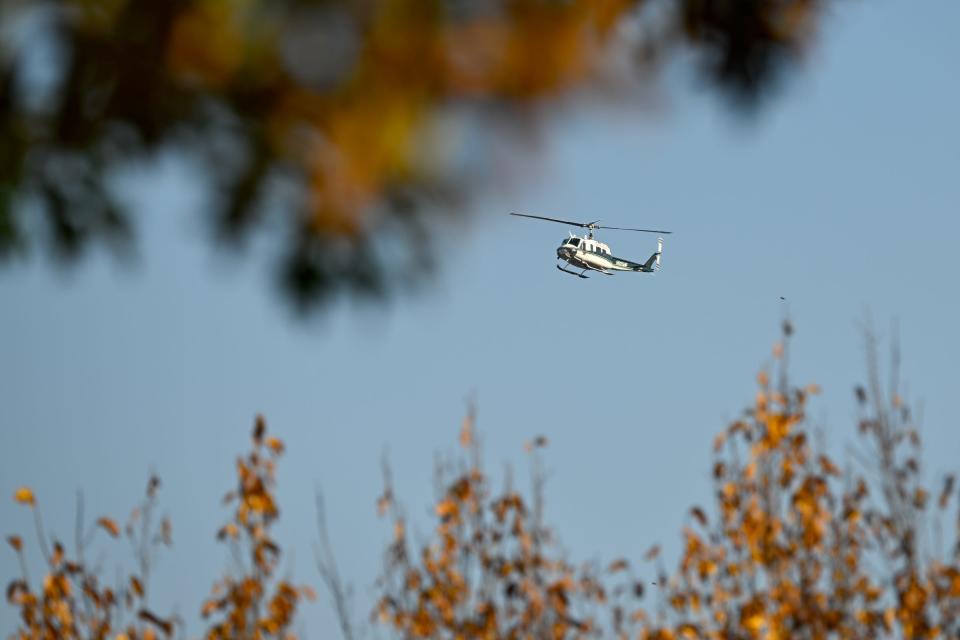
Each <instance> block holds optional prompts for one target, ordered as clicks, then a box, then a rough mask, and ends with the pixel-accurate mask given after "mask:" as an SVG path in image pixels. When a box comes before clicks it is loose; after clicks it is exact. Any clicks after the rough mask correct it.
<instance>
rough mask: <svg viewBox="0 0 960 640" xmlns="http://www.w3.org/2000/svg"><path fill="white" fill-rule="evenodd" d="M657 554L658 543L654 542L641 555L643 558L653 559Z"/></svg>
mask: <svg viewBox="0 0 960 640" xmlns="http://www.w3.org/2000/svg"><path fill="white" fill-rule="evenodd" d="M658 555H660V545H658V544H655V545H653V546H652V547H650V549H648V550H647V552H646V553H645V554H644V555H643V559H644V560H653V559H654V558H656V557H657V556H658Z"/></svg>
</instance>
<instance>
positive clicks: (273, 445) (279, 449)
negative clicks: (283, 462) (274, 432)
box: [267, 436, 283, 455]
mask: <svg viewBox="0 0 960 640" xmlns="http://www.w3.org/2000/svg"><path fill="white" fill-rule="evenodd" d="M267 446H268V447H270V450H271V451H273V453H274V454H275V455H280V454H281V453H283V441H282V440H281V439H280V438H277V437H274V436H270V437H269V438H267Z"/></svg>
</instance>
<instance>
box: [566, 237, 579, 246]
mask: <svg viewBox="0 0 960 640" xmlns="http://www.w3.org/2000/svg"><path fill="white" fill-rule="evenodd" d="M567 242H568V244H572V245H573V246H575V247H579V246H580V238H570V240H568V241H567Z"/></svg>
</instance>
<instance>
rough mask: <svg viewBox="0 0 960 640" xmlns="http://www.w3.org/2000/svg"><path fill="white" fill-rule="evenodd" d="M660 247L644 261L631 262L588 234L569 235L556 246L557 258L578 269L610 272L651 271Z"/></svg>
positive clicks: (656, 263) (655, 265)
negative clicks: (582, 235)
mask: <svg viewBox="0 0 960 640" xmlns="http://www.w3.org/2000/svg"><path fill="white" fill-rule="evenodd" d="M660 251H661V249H660V248H659V247H658V250H657V253H655V254H653V255H652V256H651V257H650V259H649V260H647V262H646V263H639V262H633V261H632V260H627V259H625V258H618V257H617V256H615V255H613V254H612V253H611V252H610V247H609V246H608V245H607V244H605V243H603V242H600V241H599V240H597V239H595V238H592V237H589V236H584V237H580V236H571V237H569V238H565V239H564V240H563V241H562V242H561V243H560V246H559V247H557V258H559V259H561V260H563V261H564V262H566V263H567V264H569V265H571V266H573V267H576V268H578V269H589V270H591V271H599V272H601V273H606V274H612V272H614V271H641V272H646V273H652V272H653V271H655V270H656V267H657V265H658V264H659V259H658V258H659V256H660Z"/></svg>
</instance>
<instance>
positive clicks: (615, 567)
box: [607, 558, 630, 573]
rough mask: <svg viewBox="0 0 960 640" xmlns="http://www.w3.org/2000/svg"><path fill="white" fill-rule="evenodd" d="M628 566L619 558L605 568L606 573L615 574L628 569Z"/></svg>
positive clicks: (624, 560)
mask: <svg viewBox="0 0 960 640" xmlns="http://www.w3.org/2000/svg"><path fill="white" fill-rule="evenodd" d="M629 566H630V565H629V564H628V563H627V561H626V559H624V558H619V559H617V560H614V561H613V562H611V563H610V566H609V567H607V571H609V572H610V573H616V572H617V571H623V570H624V569H626V568H628V567H629Z"/></svg>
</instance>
